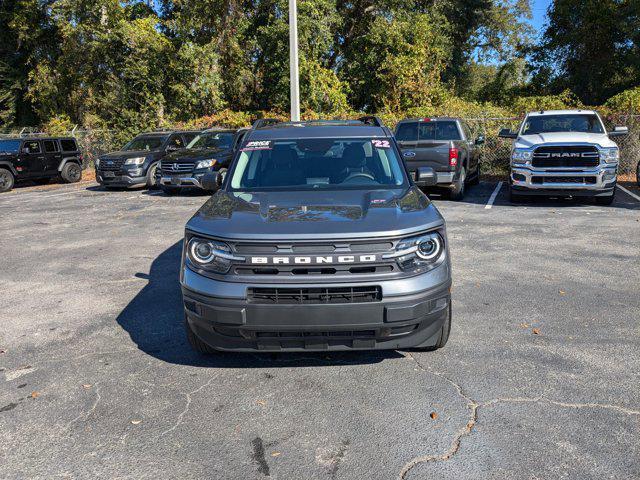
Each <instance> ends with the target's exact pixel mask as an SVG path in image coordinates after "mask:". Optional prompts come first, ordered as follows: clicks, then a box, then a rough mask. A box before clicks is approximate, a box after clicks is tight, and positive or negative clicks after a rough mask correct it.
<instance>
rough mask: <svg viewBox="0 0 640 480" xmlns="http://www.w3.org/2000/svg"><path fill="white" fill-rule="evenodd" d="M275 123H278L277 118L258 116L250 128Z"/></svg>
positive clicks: (253, 128)
mask: <svg viewBox="0 0 640 480" xmlns="http://www.w3.org/2000/svg"><path fill="white" fill-rule="evenodd" d="M276 123H280V120H278V119H277V118H259V119H258V120H256V121H255V122H253V125H251V129H252V130H255V129H256V128H261V127H266V126H267V125H275V124H276Z"/></svg>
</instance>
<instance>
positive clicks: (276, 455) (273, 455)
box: [271, 452, 282, 457]
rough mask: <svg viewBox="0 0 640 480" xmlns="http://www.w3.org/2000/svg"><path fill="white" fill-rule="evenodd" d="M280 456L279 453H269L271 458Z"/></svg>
mask: <svg viewBox="0 0 640 480" xmlns="http://www.w3.org/2000/svg"><path fill="white" fill-rule="evenodd" d="M280 455H282V453H280V452H271V456H272V457H279V456H280Z"/></svg>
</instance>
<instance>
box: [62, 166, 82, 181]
mask: <svg viewBox="0 0 640 480" xmlns="http://www.w3.org/2000/svg"><path fill="white" fill-rule="evenodd" d="M60 176H61V177H62V180H63V181H64V182H65V183H77V182H79V181H80V180H82V167H81V166H80V165H78V164H77V163H75V162H68V163H65V165H64V167H62V172H60Z"/></svg>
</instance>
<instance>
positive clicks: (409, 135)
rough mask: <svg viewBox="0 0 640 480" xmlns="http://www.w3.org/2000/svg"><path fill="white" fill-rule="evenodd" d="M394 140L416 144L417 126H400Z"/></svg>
mask: <svg viewBox="0 0 640 480" xmlns="http://www.w3.org/2000/svg"><path fill="white" fill-rule="evenodd" d="M396 140H398V141H399V142H416V141H417V140H418V124H417V123H416V122H410V123H402V124H400V126H399V127H398V132H397V133H396Z"/></svg>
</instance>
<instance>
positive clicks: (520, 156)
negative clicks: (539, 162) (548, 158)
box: [511, 148, 533, 165]
mask: <svg viewBox="0 0 640 480" xmlns="http://www.w3.org/2000/svg"><path fill="white" fill-rule="evenodd" d="M532 156H533V152H532V151H531V150H527V149H526V148H516V149H514V150H513V152H512V153H511V164H512V165H517V164H523V163H527V162H529V161H530V160H531V157H532Z"/></svg>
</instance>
